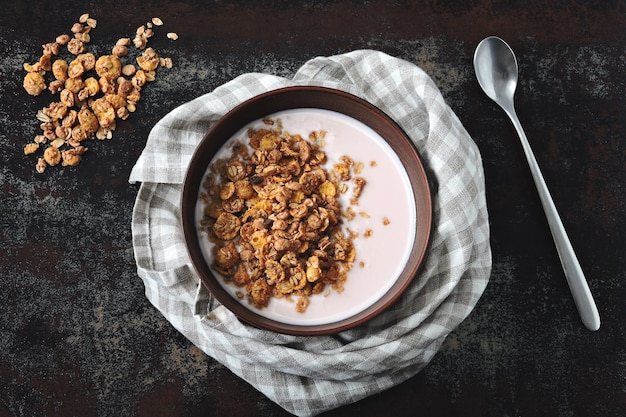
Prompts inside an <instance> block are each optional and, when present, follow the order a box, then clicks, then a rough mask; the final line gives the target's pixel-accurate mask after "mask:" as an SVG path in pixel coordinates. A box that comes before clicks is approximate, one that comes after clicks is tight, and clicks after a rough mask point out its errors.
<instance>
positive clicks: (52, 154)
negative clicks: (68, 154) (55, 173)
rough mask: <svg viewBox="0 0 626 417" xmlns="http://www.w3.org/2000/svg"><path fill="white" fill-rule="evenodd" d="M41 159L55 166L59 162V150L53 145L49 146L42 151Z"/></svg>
mask: <svg viewBox="0 0 626 417" xmlns="http://www.w3.org/2000/svg"><path fill="white" fill-rule="evenodd" d="M43 159H44V161H46V163H47V164H48V165H50V166H55V165H57V164H58V163H59V162H61V151H59V149H58V148H55V147H54V146H50V147H48V148H46V150H45V151H44V153H43Z"/></svg>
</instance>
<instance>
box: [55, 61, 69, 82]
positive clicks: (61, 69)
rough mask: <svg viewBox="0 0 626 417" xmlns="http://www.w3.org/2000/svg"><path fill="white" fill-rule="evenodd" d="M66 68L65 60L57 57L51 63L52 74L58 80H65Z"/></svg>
mask: <svg viewBox="0 0 626 417" xmlns="http://www.w3.org/2000/svg"><path fill="white" fill-rule="evenodd" d="M67 69H68V65H67V62H65V61H64V60H62V59H57V60H56V61H54V63H53V64H52V74H53V75H54V78H56V79H57V80H59V81H65V80H67Z"/></svg>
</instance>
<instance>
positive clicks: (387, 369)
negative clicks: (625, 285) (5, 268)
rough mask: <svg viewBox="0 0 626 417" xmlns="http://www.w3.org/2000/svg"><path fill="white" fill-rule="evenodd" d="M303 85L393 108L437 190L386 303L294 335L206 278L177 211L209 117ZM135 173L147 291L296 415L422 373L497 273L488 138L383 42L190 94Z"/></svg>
mask: <svg viewBox="0 0 626 417" xmlns="http://www.w3.org/2000/svg"><path fill="white" fill-rule="evenodd" d="M302 84H307V85H319V86H325V87H331V88H336V89H339V90H344V91H347V92H349V93H352V94H354V95H357V96H359V97H361V98H363V99H365V100H367V101H369V102H371V103H373V104H374V105H376V106H377V107H379V108H380V109H381V110H383V111H384V112H386V113H387V114H388V115H389V116H390V117H392V118H393V119H394V120H395V121H396V122H397V123H398V124H399V125H400V126H402V128H403V129H404V130H405V132H406V133H407V134H408V135H409V136H410V137H411V138H412V140H413V141H414V142H415V144H416V146H417V149H418V151H419V153H420V155H421V157H422V160H423V162H424V165H425V168H426V170H427V172H428V175H429V179H430V181H431V187H432V191H433V231H432V241H431V245H430V248H429V252H428V254H427V257H426V258H425V263H424V266H423V268H422V270H421V272H420V275H419V276H418V277H417V279H415V280H414V281H413V283H412V285H411V286H410V287H409V288H408V290H407V291H406V293H405V294H404V295H403V296H402V297H401V298H400V299H399V300H398V301H397V302H396V303H395V304H394V305H392V306H391V308H389V309H388V310H387V311H385V312H384V313H382V314H381V315H379V316H377V317H376V318H374V319H372V320H371V321H369V322H368V323H367V324H365V325H364V326H362V327H359V328H355V329H351V330H349V331H345V332H342V333H340V334H337V335H332V336H316V337H302V336H288V335H283V334H277V333H273V332H269V331H264V330H259V329H256V328H254V327H251V326H248V325H246V324H243V323H241V322H240V321H239V320H237V318H236V317H235V316H234V315H233V314H232V313H231V312H230V311H228V310H227V309H226V308H225V307H223V306H222V305H220V304H219V303H218V302H217V301H216V300H215V299H214V298H213V297H212V296H211V294H210V293H208V291H206V289H205V288H204V287H203V286H202V285H200V284H199V280H198V277H197V276H196V275H195V273H194V272H193V269H192V267H191V265H190V261H189V259H188V257H187V253H186V249H185V245H184V239H183V233H182V229H181V225H180V220H179V215H180V208H179V199H180V193H181V188H182V186H181V183H182V181H183V178H184V174H185V171H186V167H187V164H188V162H189V159H190V158H191V155H192V153H193V150H194V149H195V147H196V145H197V144H198V142H199V141H200V140H201V139H202V137H203V136H204V134H205V132H206V131H207V130H208V129H209V127H210V126H211V125H212V124H213V123H214V122H215V121H216V120H218V119H219V118H220V117H221V116H223V115H224V114H225V113H226V112H227V111H228V110H230V109H232V108H233V107H234V106H236V105H237V104H239V103H241V102H242V101H244V100H246V99H248V98H250V97H253V96H255V95H257V94H259V93H262V92H265V91H268V90H272V89H276V88H280V87H285V86H290V85H302ZM130 181H131V182H141V183H142V185H141V187H140V190H139V193H138V196H137V201H136V204H135V208H134V213H133V219H132V232H133V245H134V249H135V257H136V261H137V269H138V274H139V276H140V277H141V279H142V280H143V282H144V284H145V287H146V296H147V297H148V299H149V300H150V301H151V302H152V304H154V306H155V307H156V308H157V309H159V310H160V311H161V313H162V314H163V315H164V316H165V317H166V318H167V320H169V321H170V322H171V323H172V325H173V326H174V327H175V328H176V329H178V330H179V331H180V332H181V333H182V334H183V335H185V336H186V337H187V338H188V339H189V340H190V341H191V342H193V343H194V344H195V345H196V346H198V347H199V348H200V349H202V350H203V351H204V352H206V353H207V354H208V355H210V356H211V357H213V358H215V359H216V360H218V361H219V362H221V363H222V364H224V365H225V366H227V367H228V368H229V369H230V370H232V371H233V372H234V373H235V374H237V375H239V376H240V377H241V378H243V379H244V380H246V381H248V382H249V383H250V384H252V385H253V386H254V387H256V388H257V389H258V390H260V391H261V392H263V393H264V394H265V395H266V396H267V397H269V398H270V399H271V400H273V401H275V402H276V403H277V404H279V405H280V406H281V407H283V408H285V409H286V410H288V411H290V412H291V413H293V414H296V415H300V416H309V415H315V414H318V413H321V412H323V411H325V410H328V409H331V408H334V407H337V406H340V405H343V404H348V403H351V402H354V401H357V400H359V399H361V398H364V397H366V396H369V395H372V394H375V393H378V392H380V391H382V390H385V389H387V388H390V387H392V386H394V385H397V384H399V383H400V382H402V381H404V380H406V379H408V378H410V377H411V376H413V375H415V374H416V373H417V372H419V371H420V369H422V368H423V367H424V366H425V365H426V364H427V363H428V362H429V361H430V360H431V359H432V358H433V356H434V355H435V353H436V352H437V349H438V348H439V347H440V346H441V344H442V342H443V341H444V339H445V338H446V336H447V335H448V334H449V333H450V332H451V331H452V330H453V329H454V328H455V327H456V326H457V325H458V324H459V323H460V322H461V321H462V320H463V319H465V317H467V315H468V314H469V313H470V312H471V310H472V308H473V307H474V305H475V304H476V302H477V301H478V299H479V298H480V296H481V294H482V293H483V291H484V289H485V287H486V285H487V282H488V280H489V275H490V272H491V249H490V245H489V223H488V218H487V206H486V201H485V181H484V177H483V168H482V162H481V158H480V154H479V151H478V149H477V147H476V145H475V144H474V142H473V141H472V139H471V138H470V136H469V135H468V133H467V132H466V130H465V129H464V128H463V126H462V125H461V123H460V121H459V120H458V118H457V117H456V115H455V114H454V113H453V112H452V110H451V109H450V108H449V107H448V106H447V105H446V103H445V102H444V99H443V97H442V96H441V93H440V92H439V90H438V89H437V87H436V86H435V84H434V83H433V81H432V80H431V79H430V77H428V75H427V74H426V73H424V72H423V71H422V70H421V69H420V68H418V67H417V66H415V65H414V64H412V63H409V62H406V61H403V60H400V59H397V58H393V57H391V56H389V55H386V54H383V53H381V52H377V51H368V50H363V51H354V52H351V53H348V54H344V55H338V56H331V57H318V58H315V59H312V60H311V61H309V62H307V63H306V64H305V65H304V66H303V67H302V68H300V70H299V71H298V72H297V73H296V75H295V76H294V78H293V79H292V80H288V79H284V78H280V77H276V76H272V75H267V74H246V75H242V76H240V77H238V78H236V79H234V80H232V81H230V82H229V83H227V84H225V85H223V86H221V87H219V88H217V89H215V90H214V91H213V92H211V93H208V94H205V95H203V96H201V97H199V98H197V99H195V100H193V101H191V102H189V103H187V104H184V105H182V106H181V107H179V108H177V109H175V110H173V111H172V112H171V113H169V114H168V115H167V116H165V117H164V118H163V119H162V120H161V121H159V122H158V123H157V124H156V126H155V127H154V128H153V130H152V131H151V132H150V135H149V137H148V141H147V144H146V148H145V150H144V152H143V153H142V155H141V157H140V158H139V160H138V161H137V164H136V165H135V167H134V168H133V170H132V173H131V176H130Z"/></svg>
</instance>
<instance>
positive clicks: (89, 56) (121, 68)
mask: <svg viewBox="0 0 626 417" xmlns="http://www.w3.org/2000/svg"><path fill="white" fill-rule="evenodd" d="M161 25H163V22H162V21H161V19H159V18H158V17H154V18H152V19H151V21H149V22H148V23H146V24H145V25H142V26H140V27H139V28H138V29H137V31H136V34H135V38H134V39H133V44H134V46H135V47H136V49H137V53H136V54H131V53H130V51H129V47H130V44H131V40H130V38H120V39H119V40H118V41H117V42H116V44H115V45H114V46H113V47H112V48H111V53H110V54H104V55H101V56H99V57H96V56H95V55H94V54H93V53H92V52H89V50H88V44H89V43H90V42H91V31H92V29H95V28H96V27H97V21H96V20H95V19H93V18H92V17H90V16H89V14H88V13H85V14H83V15H81V16H80V17H79V19H78V22H76V23H74V24H73V25H72V28H71V35H70V34H65V33H64V34H61V35H59V36H57V37H56V39H55V41H54V42H50V43H47V44H45V45H43V53H42V55H41V57H40V58H39V60H38V61H37V62H36V63H34V64H28V63H25V64H24V70H25V71H26V75H25V76H24V82H23V86H24V90H26V92H27V93H28V94H30V95H33V96H38V95H40V94H41V93H43V92H44V91H45V90H46V89H48V90H49V91H50V93H52V94H58V95H59V98H58V101H53V102H51V103H50V105H49V106H47V107H44V108H43V109H41V110H39V111H38V112H37V119H38V120H39V121H40V122H41V124H40V128H41V130H42V132H41V134H38V135H36V136H35V138H34V139H33V141H32V142H31V143H28V144H26V145H25V146H24V154H25V155H33V154H36V153H38V152H39V151H40V150H41V151H42V152H43V157H38V158H37V164H36V166H35V168H36V170H37V172H39V173H43V172H44V171H45V169H46V167H48V166H55V165H59V164H60V165H61V166H76V165H78V163H79V162H80V160H81V156H82V154H83V153H85V152H86V151H87V150H88V148H87V147H86V146H85V143H84V142H85V141H86V140H89V139H93V138H97V139H101V140H103V139H111V138H112V137H113V133H112V132H113V131H114V130H115V128H116V123H117V120H126V119H127V118H128V117H129V115H130V113H133V112H134V111H135V110H136V106H137V103H138V102H139V100H140V98H141V90H142V88H143V87H144V86H145V85H146V84H147V83H148V82H150V81H154V80H155V77H156V71H157V69H158V68H159V67H165V68H172V60H171V58H165V57H161V56H159V55H158V53H157V52H156V51H155V50H154V49H153V48H149V47H147V43H148V39H149V38H151V37H152V36H153V35H154V32H153V29H152V28H153V27H154V26H161ZM168 37H169V36H168ZM63 49H65V50H67V54H65V56H63V57H62V56H61V54H62V52H63ZM131 55H133V56H134V55H136V57H134V58H133V57H131ZM46 78H48V81H46Z"/></svg>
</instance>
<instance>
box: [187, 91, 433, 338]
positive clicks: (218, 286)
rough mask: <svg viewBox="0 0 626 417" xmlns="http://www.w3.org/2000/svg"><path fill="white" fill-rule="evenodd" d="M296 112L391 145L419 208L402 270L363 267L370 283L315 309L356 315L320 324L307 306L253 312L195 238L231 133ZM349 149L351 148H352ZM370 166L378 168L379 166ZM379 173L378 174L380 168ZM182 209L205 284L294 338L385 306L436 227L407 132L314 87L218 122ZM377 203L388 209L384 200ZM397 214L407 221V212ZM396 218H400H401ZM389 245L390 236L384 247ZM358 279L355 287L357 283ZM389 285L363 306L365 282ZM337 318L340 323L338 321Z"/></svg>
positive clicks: (353, 321)
mask: <svg viewBox="0 0 626 417" xmlns="http://www.w3.org/2000/svg"><path fill="white" fill-rule="evenodd" d="M292 109H322V111H331V112H335V113H338V114H340V115H344V116H347V117H348V118H350V119H353V120H356V121H358V122H361V123H362V124H364V125H365V126H367V127H368V128H369V129H371V130H372V131H373V132H375V134H377V135H379V136H378V137H379V138H380V137H382V140H383V141H384V143H386V145H385V146H387V145H388V146H387V148H388V149H390V150H391V151H390V152H391V153H392V154H393V155H395V156H394V158H396V161H398V163H397V164H396V165H397V167H398V169H399V170H401V171H402V172H403V174H402V175H404V177H405V178H406V179H407V181H406V182H405V184H406V185H405V187H404V188H405V189H406V190H409V191H408V193H410V194H411V197H412V200H414V204H413V201H412V202H411V205H410V207H411V208H410V210H414V211H415V213H409V214H408V215H407V217H408V216H411V214H413V215H414V217H411V223H410V224H411V227H409V229H412V228H413V226H414V228H415V233H414V234H412V231H411V232H410V233H411V234H410V235H409V238H408V240H406V244H404V243H403V245H404V247H405V249H404V250H405V253H406V255H404V257H403V258H402V259H403V260H402V262H398V263H397V268H396V271H397V272H394V274H391V275H393V276H389V277H386V276H381V275H384V274H378V275H377V276H375V277H370V276H369V275H367V272H364V271H367V269H363V271H361V272H359V273H360V274H365V275H364V276H365V278H360V279H359V285H358V286H357V287H355V288H358V290H357V289H354V290H350V288H348V286H347V285H346V289H345V290H344V291H343V292H341V293H339V294H337V296H336V297H335V298H334V299H333V300H334V301H330V298H329V300H321V301H319V303H322V304H321V307H319V309H318V311H326V310H329V311H330V310H332V308H335V309H337V308H339V309H341V308H342V307H341V306H343V305H346V309H348V306H350V308H351V310H346V314H343V315H342V314H338V315H337V314H335V316H329V317H330V318H325V319H320V320H316V319H315V317H313V318H312V317H311V316H312V315H315V314H316V313H315V312H309V310H308V309H307V311H306V312H304V313H294V315H293V317H288V319H285V320H283V319H282V316H272V314H270V313H266V312H264V311H263V310H265V309H263V310H258V309H256V308H255V307H254V306H252V305H250V304H248V302H247V301H246V300H245V298H244V299H239V298H237V297H236V296H235V295H234V292H233V291H231V290H229V289H228V288H227V286H225V284H224V281H223V279H222V278H221V277H220V276H219V275H218V274H215V273H214V272H213V271H212V269H211V268H210V266H209V261H208V260H207V257H206V252H205V251H203V248H202V245H203V242H202V238H201V236H200V234H199V233H198V219H197V212H198V207H199V206H198V204H199V203H198V196H199V193H200V191H201V187H202V181H203V178H204V176H205V174H206V171H207V168H208V166H209V164H210V162H211V160H212V159H213V157H214V156H215V155H216V153H217V152H218V151H219V150H220V149H221V148H222V147H223V146H224V144H225V143H226V142H227V141H228V140H229V139H230V138H231V137H232V136H233V135H235V134H236V133H237V132H239V131H240V130H241V129H242V128H244V127H245V126H246V125H248V124H249V123H251V122H254V121H256V120H258V119H262V118H264V117H266V116H269V115H272V114H275V113H277V112H283V111H287V110H292ZM351 146H352V148H353V149H354V145H351ZM346 153H347V154H348V155H349V154H350V151H349V150H346ZM377 157H378V156H377V155H372V156H371V158H372V160H374V159H376V158H377ZM371 165H372V166H375V164H374V163H372V164H371ZM379 169H383V168H379ZM375 172H376V171H375ZM377 172H378V174H380V173H381V172H382V171H380V170H379V171H377ZM378 174H377V175H378ZM368 185H369V183H368ZM407 195H409V194H407ZM383 198H384V197H383ZM379 200H380V199H379ZM407 200H408V199H407ZM181 205H182V213H181V215H182V225H183V231H184V236H185V240H186V244H187V249H188V253H189V256H190V258H191V262H192V264H193V266H194V268H195V270H196V272H197V274H198V276H199V278H200V280H201V282H202V284H203V285H204V286H205V287H206V288H207V289H208V290H209V291H210V292H211V293H212V294H213V296H214V297H215V298H216V299H217V300H218V301H219V302H220V303H221V304H222V305H224V306H225V307H226V308H228V309H229V310H230V311H231V312H233V313H234V314H235V315H236V316H237V317H238V318H239V319H240V320H242V321H244V322H247V323H248V324H251V325H254V326H256V327H259V328H262V329H267V330H271V331H275V332H279V333H285V334H293V335H322V334H332V333H337V332H340V331H343V330H347V329H349V328H352V327H355V326H358V325H361V324H363V323H365V322H366V321H368V320H369V319H371V318H373V317H374V316H376V315H378V314H379V313H381V312H382V311H384V310H385V309H387V308H388V307H389V306H390V305H391V304H392V303H393V302H394V301H395V300H396V299H397V298H398V297H399V296H400V295H401V294H402V293H403V292H404V290H405V289H406V288H407V287H408V286H409V284H410V283H411V281H412V280H413V279H414V277H415V276H416V275H417V273H418V270H419V268H420V265H421V263H422V261H423V259H424V256H425V253H426V249H427V246H428V242H429V236H430V229H431V195H430V190H429V186H428V181H427V178H426V174H425V172H424V169H423V166H422V163H421V161H420V157H419V155H418V153H417V151H416V149H415V146H414V145H413V143H412V142H411V140H410V139H409V138H408V136H407V135H406V134H405V133H404V131H403V130H402V129H401V128H400V127H399V126H398V125H397V124H396V123H395V122H394V121H393V120H391V119H390V118H389V117H388V116H387V115H386V114H385V113H383V112H382V111H381V110H379V109H378V108H377V107H375V106H373V105H372V104H370V103H368V102H367V101H364V100H363V99H360V98H358V97H356V96H354V95H351V94H348V93H346V92H342V91H339V90H335V89H329V88H322V87H314V86H296V87H286V88H282V89H278V90H274V91H270V92H267V93H264V94H260V95H258V96H255V97H253V98H251V99H249V100H247V101H245V102H244V103H242V104H240V105H239V106H237V107H235V108H234V109H233V110H231V111H230V112H229V113H227V114H226V115H225V116H224V117H223V118H221V119H220V120H219V121H218V122H216V123H215V124H214V125H213V126H212V128H211V129H210V130H209V131H208V132H207V134H206V135H205V137H204V138H203V139H202V141H201V142H200V144H199V145H198V147H197V149H196V151H195V153H194V154H193V156H192V158H191V161H190V163H189V168H188V171H187V175H186V178H185V182H184V185H183V191H182V201H181ZM377 205H378V206H383V205H381V204H380V202H378V203H377ZM359 209H362V210H367V207H360V208H359ZM388 210H389V212H390V213H392V215H393V213H396V212H395V211H394V210H395V209H394V208H391V207H389V208H388ZM398 213H400V212H398ZM399 215H401V216H405V215H404V214H399ZM395 220H403V219H402V218H400V219H398V218H396V219H395ZM393 221H394V220H392V221H391V223H393ZM386 223H387V222H386ZM405 229H406V227H405ZM382 230H386V229H382ZM392 240H393V239H389V238H387V242H388V241H392ZM368 244H369V241H368ZM383 246H387V243H385V242H383V243H382V244H381V248H380V249H381V251H384V250H385V248H384V247H383ZM370 253H372V252H370ZM373 253H378V252H373ZM381 253H382V252H381ZM369 258H373V259H369ZM385 262H386V259H385V257H384V256H369V257H368V259H366V260H365V262H361V264H363V263H364V264H365V265H368V266H370V265H374V266H375V265H377V264H380V265H384V264H385ZM356 269H358V267H356V266H355V267H353V269H352V270H351V271H350V273H349V274H352V271H353V270H356ZM351 279H352V277H351V276H350V275H348V281H347V284H348V283H350V280H351ZM354 280H355V282H356V280H357V279H356V278H355V279H354ZM385 280H387V281H389V282H388V283H386V284H385V285H386V286H383V287H381V288H383V290H382V291H381V289H380V288H377V289H374V288H373V287H374V286H373V285H372V293H374V292H376V291H378V293H376V294H375V295H374V296H373V297H374V298H373V299H372V301H368V302H366V303H363V304H359V298H360V297H363V298H367V297H369V296H370V295H371V294H368V292H369V290H370V287H369V285H370V284H368V282H371V283H378V282H379V281H383V282H384V281H385ZM230 285H232V284H230ZM354 285H356V284H354ZM377 285H378V284H377ZM313 297H322V295H318V296H311V299H313ZM279 302H283V303H284V302H285V301H283V300H277V299H272V300H271V301H270V305H271V304H272V303H279ZM323 303H328V305H327V306H324V305H323ZM351 303H352V304H351ZM312 304H313V301H312V303H311V305H312ZM331 304H332V306H331ZM355 306H356V307H355ZM327 307H328V308H327ZM309 308H311V307H309ZM333 317H338V318H336V319H333Z"/></svg>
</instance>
